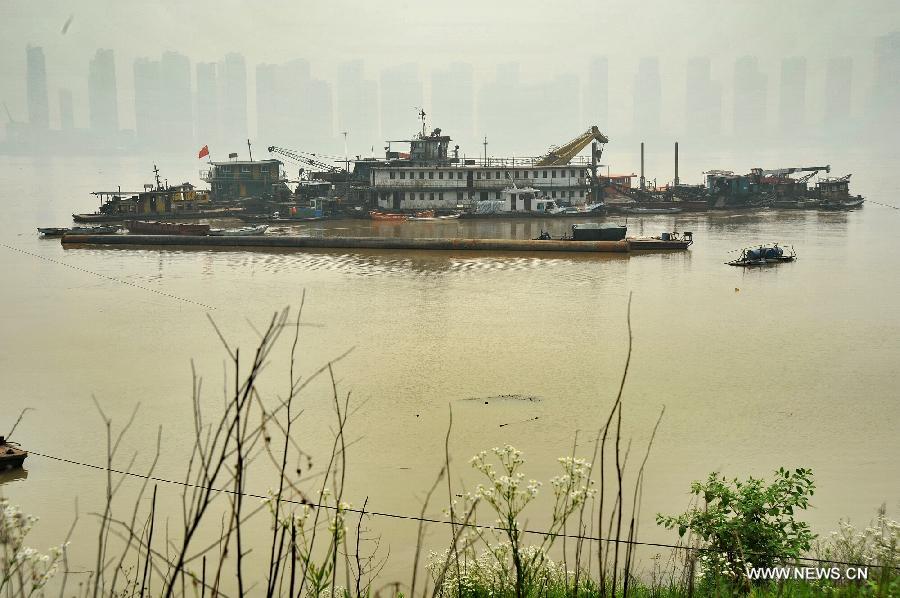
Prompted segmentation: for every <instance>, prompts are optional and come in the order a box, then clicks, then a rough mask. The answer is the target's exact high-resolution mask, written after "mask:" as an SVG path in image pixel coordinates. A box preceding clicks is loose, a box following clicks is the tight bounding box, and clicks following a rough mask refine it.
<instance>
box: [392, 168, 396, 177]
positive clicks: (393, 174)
mask: <svg viewBox="0 0 900 598" xmlns="http://www.w3.org/2000/svg"><path fill="white" fill-rule="evenodd" d="M396 174H397V173H395V172H394V171H393V170H392V171H391V178H394V176H395V175H396Z"/></svg>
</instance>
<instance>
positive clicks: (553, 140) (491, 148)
mask: <svg viewBox="0 0 900 598" xmlns="http://www.w3.org/2000/svg"><path fill="white" fill-rule="evenodd" d="M898 40H900V33H898V32H895V33H892V34H888V35H884V36H881V37H878V38H876V39H874V40H873V45H872V54H871V58H870V60H871V63H872V67H871V68H872V70H873V72H874V73H875V75H876V76H875V79H874V80H873V84H872V86H871V89H866V90H864V93H862V94H858V93H856V92H855V91H854V85H855V84H856V83H857V77H856V71H857V68H856V61H855V60H854V59H853V58H852V57H850V56H835V57H815V58H814V59H810V58H808V57H805V56H799V55H796V56H785V57H783V58H782V59H781V60H779V61H778V62H777V63H776V64H772V63H771V62H768V63H761V62H760V60H759V58H758V57H757V56H754V55H746V56H740V57H737V58H735V59H733V62H732V64H731V66H730V67H729V65H728V64H727V62H723V59H722V58H720V57H716V58H711V57H709V56H694V57H691V58H688V59H687V60H686V62H685V63H684V67H683V68H684V71H683V72H684V73H685V74H684V75H683V77H684V78H683V79H682V80H683V81H684V89H683V91H680V90H678V86H676V85H674V84H673V83H672V78H673V73H671V72H667V71H666V70H665V69H666V67H667V65H668V67H669V68H670V67H671V66H672V63H671V62H667V63H662V62H660V59H659V57H656V56H644V57H641V58H638V59H636V60H637V62H636V64H635V63H632V65H633V66H631V69H632V70H631V73H632V75H631V77H630V81H629V82H628V83H627V84H626V85H625V86H624V87H625V89H629V88H630V89H631V92H632V93H631V101H630V107H631V108H630V113H631V114H630V126H629V125H628V124H627V121H626V125H625V126H623V125H622V120H623V119H622V115H623V111H622V106H623V104H622V97H621V96H622V93H621V89H622V88H623V85H621V72H623V70H624V72H628V69H629V64H628V63H620V62H612V63H611V62H610V59H609V57H607V56H601V55H595V56H593V57H590V58H588V59H587V66H586V68H585V69H584V71H578V70H575V69H572V68H565V69H559V70H556V71H554V72H547V73H533V72H531V69H528V71H527V72H526V71H524V70H523V67H522V64H521V63H519V62H509V63H502V64H498V65H496V66H495V67H494V69H493V72H492V73H483V72H481V73H477V72H476V70H475V69H474V67H473V65H471V64H469V63H466V62H454V63H451V64H448V65H440V66H435V67H433V68H430V69H424V68H423V67H422V66H421V65H419V64H417V63H414V62H406V63H401V64H396V65H390V66H387V67H384V68H382V69H380V70H378V71H374V72H372V71H369V70H368V69H367V64H366V62H365V61H363V60H361V59H357V60H353V61H347V62H344V63H340V64H339V65H338V69H337V72H336V75H334V76H333V77H328V76H326V77H323V76H321V75H317V74H316V71H315V65H314V64H312V63H311V62H310V61H308V60H306V59H294V60H288V61H284V62H281V63H277V64H270V63H260V64H257V65H253V66H252V67H249V68H248V66H247V63H246V60H245V58H244V57H243V55H241V54H239V53H234V52H232V53H227V54H225V55H224V56H223V58H222V59H221V60H219V61H218V62H197V63H193V62H192V61H191V59H190V57H189V56H186V55H184V54H181V53H179V52H174V51H167V52H163V53H162V54H160V55H159V56H158V57H152V56H145V57H138V58H136V59H135V60H134V61H133V63H132V68H131V70H132V75H133V77H132V89H130V90H125V91H123V89H122V88H123V84H122V77H121V71H122V69H123V66H124V65H122V64H120V63H117V61H116V54H115V51H114V50H113V49H109V48H99V49H97V50H96V52H95V54H94V56H93V57H92V58H91V59H90V60H89V62H88V64H87V69H86V74H87V76H86V90H87V93H86V94H84V97H86V99H87V108H88V110H87V118H86V119H85V118H82V117H81V116H80V114H79V112H78V110H77V106H78V105H79V104H80V103H81V101H80V100H79V98H80V97H82V94H81V93H80V92H79V91H78V90H77V89H75V90H74V91H73V90H72V89H70V88H62V87H58V88H54V94H55V96H51V94H50V93H49V90H50V88H51V87H52V84H51V83H50V81H49V80H48V74H47V73H48V65H47V62H46V58H45V54H44V51H43V48H42V47H40V46H36V45H28V46H27V47H26V51H25V66H26V69H25V72H26V77H25V85H24V89H25V90H26V98H25V101H26V106H27V121H26V122H25V123H22V122H21V121H17V120H15V119H13V121H12V123H10V125H9V126H8V127H7V128H8V129H9V130H8V131H7V135H6V137H7V140H13V139H15V138H17V137H16V135H18V134H19V133H20V132H21V127H22V125H23V124H27V125H28V126H29V127H31V129H33V130H50V129H53V130H63V131H70V132H77V131H85V130H87V131H89V132H90V133H91V135H93V138H94V140H95V142H94V144H93V147H95V148H98V149H102V148H103V147H106V148H107V149H109V150H112V149H114V148H116V147H122V145H123V143H125V142H126V141H127V142H128V143H126V145H127V146H128V147H131V148H133V149H150V150H160V149H163V150H165V149H172V150H174V149H175V148H184V147H188V146H193V145H196V146H198V147H200V146H202V145H210V147H211V150H214V154H215V155H216V156H218V157H220V156H222V155H223V154H226V152H230V151H239V152H240V151H243V149H244V148H245V147H246V140H247V138H248V136H250V135H251V134H252V135H254V136H255V137H256V139H254V143H259V145H260V149H259V152H260V153H259V154H258V155H262V153H263V152H264V147H265V146H268V145H282V146H285V147H292V148H295V149H300V150H303V151H320V152H324V153H328V154H343V148H344V137H343V133H344V132H347V142H348V147H347V151H348V153H349V155H350V156H356V155H360V156H368V155H373V154H374V155H376V156H377V155H381V154H382V152H383V144H384V141H385V140H388V139H403V138H408V137H409V136H410V135H411V134H413V133H414V132H415V131H417V130H418V122H417V120H416V117H415V111H416V110H418V109H422V108H424V110H425V112H426V113H427V115H428V128H429V129H433V128H435V127H440V128H441V129H442V131H443V133H444V134H449V135H450V136H451V137H452V138H453V139H454V140H455V141H454V143H455V144H459V145H460V146H461V152H462V153H463V154H467V155H471V156H474V155H481V154H482V153H483V151H484V146H483V139H484V137H485V136H486V137H487V138H488V153H489V154H491V155H495V154H494V152H497V154H496V155H499V154H513V153H516V154H519V155H524V154H525V153H531V154H540V153H543V152H544V151H546V149H547V147H548V146H549V145H550V144H560V143H564V142H566V141H567V140H568V139H570V138H571V137H574V136H575V135H577V134H578V133H580V132H581V131H582V130H584V129H585V128H586V127H587V126H588V125H590V124H597V125H598V126H599V127H600V128H601V130H604V131H613V132H614V135H613V139H614V140H615V139H619V140H620V141H626V142H628V143H634V142H635V141H636V140H639V139H640V140H648V141H655V140H663V139H666V140H668V139H674V138H676V137H679V136H687V137H694V138H697V139H703V140H709V139H716V138H725V139H728V138H742V137H747V138H750V139H762V138H766V137H769V138H780V137H789V136H799V138H800V139H803V138H808V137H810V136H815V135H819V136H821V135H823V131H822V130H823V129H824V131H825V133H827V132H828V131H830V130H831V129H834V130H835V131H837V130H840V131H842V132H846V131H848V130H849V129H850V128H852V123H853V122H855V121H857V120H858V121H860V123H862V121H863V120H868V121H869V122H871V121H872V120H873V119H878V118H881V117H882V116H884V115H888V116H891V117H893V116H896V115H898V108H897V106H898V104H900V94H898V86H897V85H896V84H895V81H896V80H898V79H897V78H898V77H900V41H898ZM714 65H716V68H715V69H714V68H713V66H714ZM729 68H730V69H731V72H732V76H731V77H728V76H726V77H722V78H719V77H716V76H715V73H714V71H715V72H722V71H723V70H724V71H725V72H727V71H728V70H729ZM813 69H817V71H820V72H821V76H819V77H818V78H812V77H811V76H810V72H811V71H812V70H813ZM50 70H51V72H52V69H50ZM611 70H615V71H616V72H617V73H619V74H618V75H613V74H611ZM248 74H252V77H250V76H248ZM250 82H252V85H253V90H252V97H251V93H248V83H250ZM817 88H818V89H817ZM613 90H615V91H613ZM818 95H821V96H823V100H822V101H821V104H820V106H819V108H818V112H816V113H814V114H813V113H811V111H810V97H813V96H818ZM51 97H55V98H58V99H57V100H56V102H57V104H58V112H57V111H55V110H51V103H50V98H51ZM123 97H125V98H131V102H132V111H133V122H134V127H133V130H131V131H129V128H128V127H125V126H123V125H122V122H123V118H122V116H121V114H122V103H121V102H122V98H123ZM614 97H615V105H614V102H613V98H614ZM726 97H730V98H731V109H730V111H729V112H730V122H729V123H728V126H724V125H723V121H724V119H725V118H727V117H728V116H727V115H726V112H725V111H724V110H723V103H724V101H725V98H726ZM248 100H252V102H251V101H248ZM681 101H683V106H684V108H683V111H682V112H680V113H679V112H673V110H672V107H673V106H674V105H677V104H678V103H679V102H681ZM626 104H627V102H626ZM54 108H55V107H54ZM126 108H128V107H127V106H126ZM251 111H252V112H251ZM54 112H55V113H56V114H58V120H57V119H53V120H51V116H50V115H51V113H54ZM625 114H626V115H627V113H625ZM617 115H618V116H617ZM863 115H866V116H865V118H864V117H863ZM626 118H627V116H626ZM124 120H125V121H126V122H129V121H130V120H131V119H128V118H126V119H124ZM56 123H59V124H58V125H57V124H56ZM51 124H52V125H53V126H51ZM57 127H58V129H57ZM107 138H108V142H105V143H104V140H105V139H107ZM32 145H33V144H32Z"/></svg>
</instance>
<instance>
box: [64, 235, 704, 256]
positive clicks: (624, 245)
mask: <svg viewBox="0 0 900 598" xmlns="http://www.w3.org/2000/svg"><path fill="white" fill-rule="evenodd" d="M62 243H63V245H65V246H67V247H70V248H77V247H79V246H82V247H91V246H109V247H128V246H132V247H135V246H173V247H210V248H212V247H226V248H227V247H245V248H291V249H388V250H412V251H427V250H435V251H497V252H562V253H628V252H630V251H648V250H685V249H687V248H688V247H689V246H690V245H691V243H692V239H691V236H690V233H684V234H683V236H682V237H680V238H672V237H671V236H666V235H665V234H664V235H661V236H660V237H656V238H626V239H621V240H616V241H578V240H572V239H463V238H412V237H410V238H401V237H303V236H287V235H286V236H273V235H264V236H231V237H229V236H206V235H203V236H201V235H196V236H195V235H113V236H102V235H65V236H63V238H62Z"/></svg>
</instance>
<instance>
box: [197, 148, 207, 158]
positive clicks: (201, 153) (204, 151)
mask: <svg viewBox="0 0 900 598" xmlns="http://www.w3.org/2000/svg"><path fill="white" fill-rule="evenodd" d="M208 155H209V146H208V145H204V146H203V149H201V150H200V153H199V154H198V155H197V159H198V160H199V159H200V158H202V157H203V156H208Z"/></svg>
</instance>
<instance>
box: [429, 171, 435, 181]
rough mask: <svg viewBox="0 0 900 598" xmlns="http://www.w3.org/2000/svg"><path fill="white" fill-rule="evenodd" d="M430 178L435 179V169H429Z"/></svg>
mask: <svg viewBox="0 0 900 598" xmlns="http://www.w3.org/2000/svg"><path fill="white" fill-rule="evenodd" d="M428 178H429V179H433V178H434V171H433V170H429V171H428Z"/></svg>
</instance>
